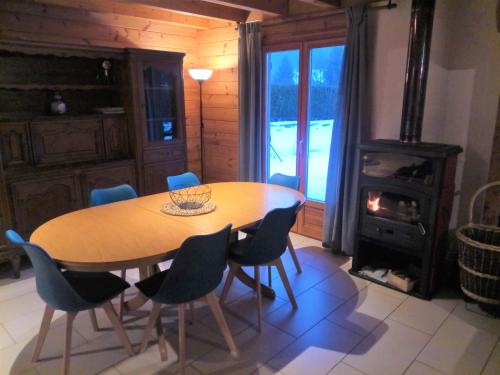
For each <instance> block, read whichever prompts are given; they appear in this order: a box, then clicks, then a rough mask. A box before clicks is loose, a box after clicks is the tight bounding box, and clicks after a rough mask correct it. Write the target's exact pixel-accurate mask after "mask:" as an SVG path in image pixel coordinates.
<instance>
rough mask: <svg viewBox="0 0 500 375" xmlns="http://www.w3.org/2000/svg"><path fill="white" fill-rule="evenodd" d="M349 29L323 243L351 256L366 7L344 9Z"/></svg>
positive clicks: (363, 92) (362, 117)
mask: <svg viewBox="0 0 500 375" xmlns="http://www.w3.org/2000/svg"><path fill="white" fill-rule="evenodd" d="M347 18H348V30H347V42H346V46H345V49H344V60H343V66H342V73H341V79H340V85H339V95H338V98H337V108H336V118H335V123H334V126H333V133H332V143H331V148H330V161H329V166H328V177H327V185H326V201H325V217H324V227H323V243H324V246H327V247H330V248H332V250H333V251H334V252H341V253H344V254H347V255H352V252H353V248H354V238H355V237H354V236H355V232H356V216H357V213H356V211H357V206H358V194H357V190H356V189H357V185H358V170H359V155H358V150H357V146H358V144H359V143H360V141H361V139H362V137H363V134H362V133H363V128H364V127H366V126H367V123H366V121H367V118H366V117H367V109H366V108H367V54H368V53H367V8H366V6H357V7H352V8H349V9H347Z"/></svg>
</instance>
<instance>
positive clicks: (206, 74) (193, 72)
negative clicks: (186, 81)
mask: <svg viewBox="0 0 500 375" xmlns="http://www.w3.org/2000/svg"><path fill="white" fill-rule="evenodd" d="M213 72H214V71H213V70H212V69H189V75H190V76H191V78H193V79H195V80H197V81H206V80H207V79H209V78H210V77H211V76H212V73H213Z"/></svg>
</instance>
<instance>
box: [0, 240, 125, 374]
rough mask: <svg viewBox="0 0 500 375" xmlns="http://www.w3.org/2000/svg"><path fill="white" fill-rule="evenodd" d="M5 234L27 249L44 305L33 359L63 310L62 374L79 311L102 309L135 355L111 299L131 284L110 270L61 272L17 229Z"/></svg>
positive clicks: (67, 361)
mask: <svg viewBox="0 0 500 375" xmlns="http://www.w3.org/2000/svg"><path fill="white" fill-rule="evenodd" d="M5 237H6V238H7V240H8V241H9V242H10V243H11V244H12V245H15V246H19V247H22V248H23V249H24V251H26V254H27V255H28V257H29V258H30V260H31V263H32V264H33V268H34V270H35V278H36V289H37V291H38V294H39V295H40V297H41V298H42V299H43V300H44V301H45V303H46V304H47V305H46V307H45V313H44V315H43V319H42V324H41V326H40V332H39V333H38V339H37V342H36V345H35V350H34V353H33V362H36V361H38V358H39V356H40V352H41V350H42V346H43V343H44V341H45V338H46V336H47V332H48V330H49V326H50V322H51V320H52V316H53V315H54V311H55V310H62V311H66V317H67V318H66V339H65V348H64V365H63V374H68V373H69V359H70V355H71V334H72V330H73V328H72V327H73V320H74V319H75V317H76V315H77V314H78V312H80V311H84V310H90V309H94V308H97V307H102V308H104V311H105V312H106V315H107V316H108V318H109V320H110V321H111V324H112V325H113V327H114V329H115V330H116V332H117V334H118V336H119V337H120V339H121V341H122V343H123V346H124V347H125V349H126V350H127V353H128V354H129V355H130V356H132V355H133V354H134V353H133V350H132V346H131V344H130V341H129V339H128V337H127V334H126V333H125V330H124V329H123V327H122V325H121V322H120V320H119V319H118V316H117V315H116V313H115V311H114V309H113V305H112V304H111V302H110V300H111V299H112V298H114V297H116V296H118V295H119V294H120V293H122V292H123V291H124V290H125V289H127V288H128V287H129V286H130V285H129V284H128V283H127V282H126V281H124V280H123V279H121V278H120V277H118V276H115V275H113V274H111V273H109V272H97V273H94V272H75V271H61V270H60V269H59V267H58V266H57V263H56V262H55V261H54V260H53V259H52V258H51V257H50V255H48V254H47V253H46V252H45V250H43V249H42V248H41V247H39V246H37V245H35V244H33V243H30V242H26V241H25V240H24V239H23V238H22V237H21V236H20V235H19V234H18V233H17V232H15V231H13V230H8V231H6V232H5Z"/></svg>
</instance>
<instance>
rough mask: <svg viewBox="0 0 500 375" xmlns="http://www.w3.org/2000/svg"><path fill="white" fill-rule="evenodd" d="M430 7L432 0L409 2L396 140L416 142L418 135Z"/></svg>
mask: <svg viewBox="0 0 500 375" xmlns="http://www.w3.org/2000/svg"><path fill="white" fill-rule="evenodd" d="M434 6H435V0H413V2H412V9H411V23H410V37H409V42H408V57H407V61H406V80H405V89H404V98H403V116H402V118H401V133H400V136H399V140H400V141H401V142H403V143H418V142H420V140H421V138H422V121H423V117H424V105H425V90H426V86H427V73H428V71H429V55H430V51H431V38H432V23H433V19H434Z"/></svg>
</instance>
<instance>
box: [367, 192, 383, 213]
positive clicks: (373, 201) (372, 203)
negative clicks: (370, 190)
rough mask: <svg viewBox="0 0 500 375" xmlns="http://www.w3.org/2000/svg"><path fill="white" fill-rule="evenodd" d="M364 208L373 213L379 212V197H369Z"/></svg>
mask: <svg viewBox="0 0 500 375" xmlns="http://www.w3.org/2000/svg"><path fill="white" fill-rule="evenodd" d="M366 207H367V208H368V209H369V210H370V211H373V212H376V211H378V210H380V195H379V196H377V197H369V198H368V201H367V203H366Z"/></svg>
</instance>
